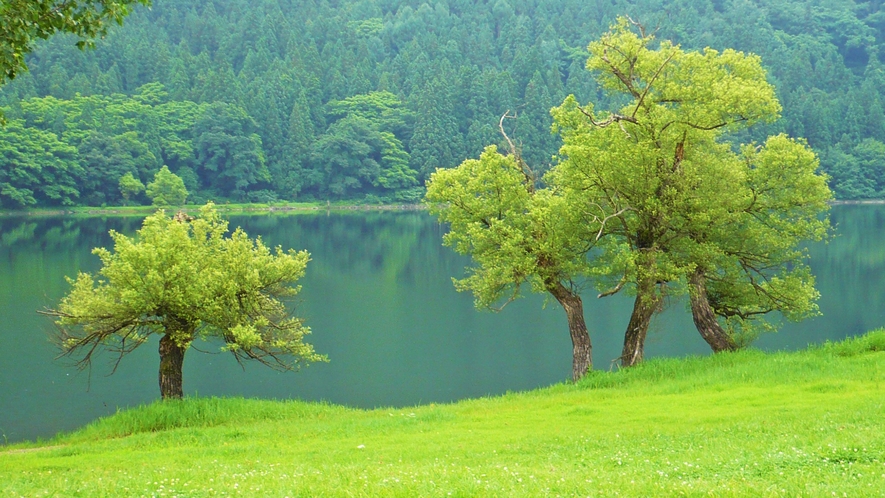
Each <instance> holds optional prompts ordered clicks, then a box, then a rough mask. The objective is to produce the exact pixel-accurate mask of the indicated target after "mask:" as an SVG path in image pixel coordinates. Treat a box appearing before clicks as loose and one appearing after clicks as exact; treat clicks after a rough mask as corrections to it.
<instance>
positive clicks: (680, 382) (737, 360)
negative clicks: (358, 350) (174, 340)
mask: <svg viewBox="0 0 885 498" xmlns="http://www.w3.org/2000/svg"><path fill="white" fill-rule="evenodd" d="M47 495H48V496H293V497H294V496H502V497H504V496H508V497H509V496H532V497H534V496H661V495H664V496H683V495H684V496H848V497H857V496H885V330H880V331H876V332H873V333H870V334H868V335H866V336H864V337H861V338H858V339H854V340H849V341H846V342H843V343H838V344H828V345H825V346H820V347H815V348H811V349H809V350H806V351H801V352H796V353H774V354H766V353H761V352H758V351H743V352H740V353H731V354H721V355H716V356H714V357H707V358H688V359H665V360H653V361H649V362H647V363H645V364H642V365H640V366H638V367H635V368H633V369H630V370H627V371H620V372H593V373H592V374H591V375H589V376H588V378H587V379H585V380H584V381H582V382H581V383H579V384H577V385H573V384H560V385H556V386H552V387H550V388H546V389H540V390H536V391H532V392H527V393H513V394H508V395H505V396H500V397H495V398H485V399H475V400H467V401H462V402H459V403H454V404H449V405H425V406H417V407H413V408H402V409H400V408H397V409H376V410H356V409H350V408H345V407H340V406H332V405H324V404H316V403H302V402H297V401H286V402H274V401H258V400H246V399H206V398H195V399H186V400H183V401H180V402H166V403H161V402H158V403H154V404H152V405H149V406H145V407H141V408H137V409H133V410H129V411H125V412H121V413H119V414H117V415H114V416H112V417H109V418H107V419H103V420H99V421H97V422H95V423H93V424H92V425H90V426H88V427H86V428H84V429H82V430H80V431H77V432H75V433H72V434H66V435H61V436H59V437H57V438H55V439H53V440H51V441H46V442H43V443H40V444H36V445H35V444H24V445H16V446H9V447H0V496H3V497H6V496H27V497H32V496H47Z"/></svg>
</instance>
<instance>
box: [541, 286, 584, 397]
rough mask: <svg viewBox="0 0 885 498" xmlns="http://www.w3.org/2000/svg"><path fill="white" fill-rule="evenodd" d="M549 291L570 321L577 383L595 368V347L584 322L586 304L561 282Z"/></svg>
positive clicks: (573, 371) (573, 364) (574, 374)
mask: <svg viewBox="0 0 885 498" xmlns="http://www.w3.org/2000/svg"><path fill="white" fill-rule="evenodd" d="M548 290H549V291H550V293H551V294H553V297H555V298H556V300H557V301H559V304H561V305H562V309H564V310H565V316H566V318H567V319H568V331H569V335H571V337H572V380H573V381H575V382H577V381H579V380H581V378H582V377H583V376H585V375H587V372H589V371H590V369H592V368H593V359H592V354H593V346H592V345H591V344H590V334H588V333H587V324H586V322H584V303H583V302H582V301H581V296H579V295H577V294H575V293H573V292H572V291H571V290H569V289H568V288H566V287H565V286H564V285H562V284H561V283H559V282H555V283H553V284H551V285H548Z"/></svg>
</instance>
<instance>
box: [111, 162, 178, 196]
mask: <svg viewBox="0 0 885 498" xmlns="http://www.w3.org/2000/svg"><path fill="white" fill-rule="evenodd" d="M167 171H168V168H167ZM157 174H159V173H157ZM142 192H144V184H143V183H141V180H139V179H137V178H135V177H134V176H132V172H131V171H130V172H127V173H126V174H125V175H123V176H121V177H120V195H122V196H123V200H124V201H126V202H127V203H128V202H129V200H130V198H132V197H134V196H137V195H138V194H140V193H142Z"/></svg>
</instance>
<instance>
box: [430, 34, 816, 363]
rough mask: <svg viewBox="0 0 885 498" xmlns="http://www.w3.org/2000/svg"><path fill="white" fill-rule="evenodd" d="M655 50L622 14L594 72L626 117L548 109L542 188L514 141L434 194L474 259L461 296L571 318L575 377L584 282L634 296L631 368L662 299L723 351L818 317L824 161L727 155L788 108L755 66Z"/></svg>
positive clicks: (602, 44)
mask: <svg viewBox="0 0 885 498" xmlns="http://www.w3.org/2000/svg"><path fill="white" fill-rule="evenodd" d="M653 42H654V36H652V35H650V34H648V33H646V32H645V30H644V28H643V27H642V26H641V25H640V24H638V23H636V22H634V21H632V20H630V19H629V18H626V17H625V18H620V19H619V21H618V23H617V24H615V25H613V26H612V29H611V30H610V31H609V32H608V33H606V34H604V35H603V36H602V37H601V38H600V39H599V40H598V41H595V42H592V43H591V44H590V45H589V48H588V51H589V54H590V56H589V58H588V59H587V63H586V65H587V69H588V70H589V71H590V72H591V74H592V75H593V76H594V77H595V79H596V80H597V82H598V84H599V86H600V88H602V89H604V90H605V91H606V92H607V93H608V100H607V101H605V102H620V104H619V105H618V106H617V107H614V108H609V109H607V110H603V108H602V106H600V107H595V106H594V105H593V104H592V103H587V104H585V105H583V106H582V105H580V104H579V103H578V101H577V99H576V98H575V97H574V96H569V97H567V98H566V99H565V100H564V102H563V103H562V105H560V106H559V107H556V108H554V109H552V111H551V113H552V115H553V122H554V129H555V130H556V131H558V132H559V134H560V135H561V137H562V140H563V146H562V148H561V149H560V154H559V156H558V158H557V161H556V162H554V163H553V165H552V167H551V168H550V169H549V171H548V172H547V173H546V175H544V177H543V184H542V185H543V186H542V187H539V186H538V184H537V183H538V178H537V177H536V176H535V175H534V173H533V172H532V171H531V170H530V169H529V168H528V166H527V165H526V163H525V162H524V160H523V159H522V157H520V155H519V153H518V148H517V147H515V146H514V144H513V142H512V141H511V140H510V138H509V137H508V136H507V134H506V133H502V134H503V136H504V138H505V140H506V141H507V142H508V144H509V145H510V147H511V149H512V150H514V151H515V152H514V154H513V155H511V156H506V157H505V156H501V155H500V154H498V153H497V152H496V149H495V148H494V147H490V148H488V149H486V151H485V152H483V154H482V155H481V156H480V159H479V160H472V159H471V160H467V161H465V162H464V163H462V164H461V165H460V166H459V167H457V168H454V169H438V170H437V171H436V173H434V174H433V175H432V176H431V179H430V182H429V184H428V192H427V201H428V202H429V203H430V208H431V212H432V213H434V214H437V215H438V216H439V218H440V220H442V221H446V222H448V223H450V224H451V230H450V231H449V233H447V234H446V235H445V238H444V242H445V243H446V244H447V245H451V246H452V247H454V248H455V250H457V251H458V252H461V253H464V254H469V255H471V256H472V257H473V260H474V261H475V262H476V267H474V268H471V269H469V272H470V275H469V276H468V277H467V278H465V279H463V280H460V281H456V287H458V288H459V289H460V290H468V289H469V290H472V291H473V292H474V295H475V296H476V298H477V306H479V307H492V306H493V305H494V304H495V303H497V302H500V301H501V300H502V299H512V298H513V297H516V296H518V294H519V289H520V286H521V285H522V284H523V283H530V284H531V285H532V288H533V289H534V290H536V291H541V292H549V293H550V294H551V295H553V296H554V297H555V298H556V299H557V300H558V301H559V302H560V303H561V304H562V305H563V307H564V309H565V310H566V312H567V315H568V316H569V328H570V331H571V333H572V334H571V335H572V338H573V344H575V355H574V362H573V364H574V365H575V368H574V369H573V377H574V378H576V379H577V378H579V377H580V376H581V375H583V373H585V371H586V370H584V371H581V370H580V368H578V365H582V366H587V365H589V363H586V364H581V363H580V361H579V356H580V355H579V354H578V347H577V345H578V344H579V342H580V341H578V340H576V338H577V337H583V336H586V335H587V329H586V327H585V326H584V318H583V316H580V317H573V316H572V311H573V310H580V308H581V306H580V303H581V300H580V295H579V292H578V291H579V288H578V286H577V285H576V282H580V281H582V280H584V279H586V278H587V277H590V278H591V279H595V280H596V282H597V284H598V285H599V287H600V290H602V293H601V294H600V297H605V296H609V295H612V294H615V293H618V292H620V291H622V290H624V289H626V290H627V291H628V292H632V293H634V294H635V296H636V297H635V301H634V307H633V311H632V314H631V317H630V320H629V323H628V325H627V330H626V332H625V335H624V348H623V351H622V354H621V356H620V358H619V359H620V362H621V365H622V366H632V365H635V364H636V363H638V362H640V361H642V358H643V352H644V343H645V337H646V334H647V332H648V328H649V324H650V322H651V320H652V318H653V317H654V316H655V314H656V313H657V312H658V311H659V310H660V309H661V307H662V305H663V303H664V300H665V298H666V296H668V295H680V294H687V295H688V297H689V299H688V303H689V308H690V310H691V313H692V316H693V318H694V321H695V324H696V326H697V328H698V331H699V332H700V334H701V336H702V337H703V338H704V339H705V340H706V341H707V342H708V343H709V344H710V346H711V348H712V349H713V350H714V351H727V350H733V349H736V348H737V347H739V346H740V345H742V344H743V343H745V342H747V340H748V339H749V338H750V337H752V336H753V335H754V334H755V333H756V332H757V331H758V330H759V329H760V328H774V324H773V323H771V322H767V321H765V320H764V317H765V316H767V315H770V314H771V312H774V311H778V312H780V313H781V314H783V315H784V316H786V317H787V318H788V319H791V320H799V319H802V318H805V317H807V316H811V315H813V314H815V313H816V312H817V306H816V304H815V301H816V299H817V291H816V290H815V289H814V278H813V276H812V275H811V272H810V270H809V269H808V267H807V265H805V263H804V260H805V257H806V254H805V252H804V250H803V249H802V247H801V244H802V243H803V242H804V241H807V240H821V239H823V238H825V237H826V236H827V232H828V227H829V220H828V219H827V218H826V216H825V215H824V214H825V213H826V211H827V209H828V205H827V201H829V200H830V199H831V192H830V190H829V188H828V187H827V178H826V176H825V175H822V174H819V173H818V166H819V163H818V161H817V157H816V156H815V154H814V153H813V152H812V151H811V150H810V149H809V148H808V146H807V144H806V143H805V142H804V141H802V140H794V139H790V138H789V137H787V136H786V135H784V134H779V135H774V136H772V137H769V138H768V139H767V140H766V141H765V142H764V143H763V144H761V145H757V144H755V143H750V144H747V145H743V146H740V147H736V146H735V145H733V144H732V142H731V137H735V136H738V135H739V134H740V133H741V132H744V131H746V129H747V128H749V127H750V126H752V125H756V124H759V123H766V122H773V121H774V120H776V119H777V117H778V113H779V111H780V105H779V102H778V100H777V98H776V97H775V91H774V88H773V87H772V85H771V84H769V83H768V82H767V80H766V73H765V70H764V69H763V68H762V65H761V62H760V59H759V57H758V56H755V55H749V54H744V53H742V52H737V51H735V50H730V49H729V50H725V51H723V52H718V51H716V50H713V49H709V48H708V49H706V50H704V51H703V52H697V51H686V50H683V49H682V48H680V47H679V46H677V45H674V44H672V43H671V42H669V41H662V42H660V43H659V45H658V46H657V47H654V46H653ZM507 117H511V116H509V115H505V116H504V117H502V118H501V123H502V125H501V131H502V132H503V131H504V128H503V121H504V120H505V118H507ZM584 342H586V344H587V346H586V348H585V350H586V351H589V338H587V339H586V340H584Z"/></svg>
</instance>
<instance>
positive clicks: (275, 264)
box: [43, 203, 325, 399]
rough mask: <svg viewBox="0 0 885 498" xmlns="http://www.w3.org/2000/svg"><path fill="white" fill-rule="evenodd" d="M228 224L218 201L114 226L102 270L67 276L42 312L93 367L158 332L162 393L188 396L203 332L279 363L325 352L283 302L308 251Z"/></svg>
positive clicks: (294, 363) (237, 352) (288, 364)
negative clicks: (129, 226) (186, 380)
mask: <svg viewBox="0 0 885 498" xmlns="http://www.w3.org/2000/svg"><path fill="white" fill-rule="evenodd" d="M227 232H228V226H227V222H226V221H224V220H222V219H221V217H220V216H219V215H218V213H217V211H216V210H215V208H214V207H213V206H212V204H211V203H210V204H207V205H206V206H205V207H203V208H202V210H201V211H200V215H199V216H198V217H197V218H195V219H194V218H191V217H189V216H187V215H184V213H179V214H178V215H176V216H175V217H169V216H167V215H166V214H165V213H164V212H163V211H158V212H157V213H156V214H154V215H152V216H149V217H147V218H146V219H145V220H144V224H143V225H142V227H141V229H140V230H138V232H137V235H136V236H135V237H134V238H130V237H126V236H125V235H122V234H120V233H117V232H115V231H111V237H112V238H113V240H114V249H113V251H111V250H108V249H105V248H97V249H95V250H94V251H93V252H94V254H96V255H97V256H98V257H99V258H100V259H101V263H102V267H101V269H100V270H99V271H98V274H97V275H92V274H89V273H80V274H79V275H78V276H77V278H75V279H69V282H70V284H71V291H70V292H69V293H68V294H67V295H66V296H65V297H64V298H63V299H62V300H61V303H60V304H59V306H58V308H57V309H50V310H45V311H44V312H43V313H45V314H47V315H50V316H52V317H55V318H56V322H55V323H56V324H57V325H58V331H59V337H58V338H59V344H60V347H61V350H62V354H64V355H66V356H71V357H74V358H77V360H78V365H80V366H81V367H86V366H88V365H90V364H91V361H92V359H93V356H94V354H95V353H96V352H97V351H99V350H102V349H104V350H109V351H111V352H113V353H114V354H116V355H118V356H117V362H119V361H120V360H122V359H123V357H124V356H125V355H126V354H128V353H130V352H132V351H133V350H134V349H136V348H137V347H139V346H141V345H143V344H144V343H145V342H147V341H148V339H149V338H150V337H151V336H152V335H159V336H160V346H159V353H160V369H159V383H160V394H161V395H162V397H163V398H164V399H166V398H180V397H181V396H182V394H183V387H182V365H183V362H184V355H185V353H186V352H187V350H188V349H189V348H190V347H191V345H192V343H193V342H194V340H196V339H211V338H215V339H220V340H221V341H223V343H224V345H223V346H222V348H221V349H222V350H223V351H229V352H230V353H232V354H233V355H234V356H235V357H236V359H237V361H242V360H247V359H253V360H257V361H259V362H261V363H263V364H265V365H268V366H271V367H274V368H278V369H282V370H291V369H296V368H298V367H299V366H300V365H301V364H303V363H306V362H311V361H322V360H325V357H323V356H320V355H318V354H316V353H315V352H314V350H313V347H312V346H311V345H309V344H307V343H305V342H304V336H305V335H306V334H308V333H310V329H309V328H308V327H306V326H305V325H304V324H303V322H302V320H301V319H299V318H294V317H292V316H290V314H289V312H288V310H287V309H286V306H285V304H284V303H283V301H281V299H283V298H286V297H291V296H294V295H295V294H296V293H297V292H298V290H299V287H298V286H295V285H293V284H294V283H295V282H296V281H298V279H300V278H301V277H302V276H303V275H304V269H305V266H306V265H307V262H308V259H309V256H308V254H307V252H306V251H300V252H296V251H294V250H291V249H290V250H289V251H283V249H282V248H281V247H277V248H276V249H275V250H271V248H269V247H267V246H266V245H264V243H263V242H262V241H261V239H260V238H258V239H251V238H249V236H248V235H246V233H245V232H243V230H241V229H239V228H238V229H237V230H235V231H234V232H233V233H232V234H230V235H229V236H227V235H226V234H227Z"/></svg>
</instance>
